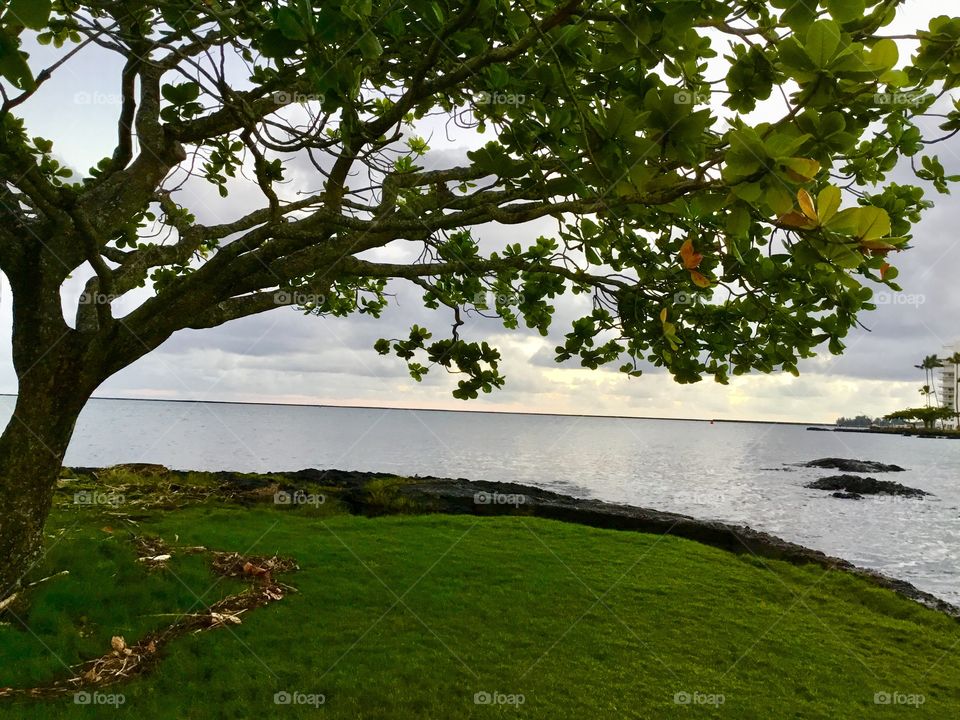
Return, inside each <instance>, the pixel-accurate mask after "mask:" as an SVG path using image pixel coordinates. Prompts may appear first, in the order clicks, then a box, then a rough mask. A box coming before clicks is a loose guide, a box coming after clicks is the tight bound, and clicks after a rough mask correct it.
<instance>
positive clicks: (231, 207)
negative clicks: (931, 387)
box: [0, 0, 960, 422]
mask: <svg viewBox="0 0 960 720" xmlns="http://www.w3.org/2000/svg"><path fill="white" fill-rule="evenodd" d="M938 6H939V7H941V8H942V3H939V2H932V1H930V0H908V2H907V3H906V4H905V8H904V10H903V11H902V13H901V19H899V20H898V21H897V23H896V24H895V25H893V26H891V27H890V28H888V29H887V30H885V32H886V33H887V34H899V33H904V32H910V31H911V30H913V29H915V28H916V27H920V26H925V25H926V23H927V21H928V20H929V18H931V17H933V16H935V15H938V14H941V12H942V10H939V11H938ZM53 57H55V56H54V55H52V54H51V51H50V50H48V49H45V48H37V49H36V51H35V53H34V61H35V62H36V63H37V65H38V66H42V65H46V64H48V62H49V60H50V59H51V58H53ZM908 57H909V53H908V52H905V51H902V52H901V58H902V61H904V60H907V59H908ZM119 68H120V66H119V64H118V63H117V62H116V61H115V60H113V59H111V58H109V57H107V56H105V55H104V53H103V52H101V51H98V50H94V51H91V52H83V53H81V54H79V55H78V56H77V57H75V58H74V59H73V60H71V62H69V63H67V64H65V65H64V66H63V67H62V68H61V69H60V70H58V72H57V73H56V74H55V75H54V76H53V78H52V79H51V80H50V81H49V82H47V83H46V84H45V85H44V86H43V87H42V88H41V90H40V91H39V93H38V94H37V96H36V97H34V98H33V99H32V100H31V102H30V103H28V104H27V105H25V106H24V110H23V116H24V118H25V119H26V121H27V125H28V129H29V131H30V132H31V134H33V135H40V136H43V137H46V138H49V139H52V140H54V143H55V153H56V155H57V157H58V158H59V159H60V160H61V161H62V162H64V163H65V164H67V165H69V166H70V167H73V168H76V169H85V168H89V167H90V166H91V165H93V164H95V163H96V162H97V161H98V160H99V159H100V158H102V157H104V156H106V155H109V154H110V153H111V152H112V148H113V141H114V137H115V128H116V116H117V113H118V111H119V81H118V78H119ZM478 144H482V140H481V139H479V138H477V137H470V136H469V135H466V134H464V135H462V136H456V137H454V138H452V139H451V140H449V141H448V140H447V139H446V138H445V137H444V133H442V132H438V133H437V134H436V136H435V137H434V138H433V139H431V147H432V148H434V152H433V153H432V154H431V155H430V156H429V159H428V162H429V163H430V164H434V165H436V166H437V167H445V166H449V165H450V164H454V162H455V161H456V158H459V157H462V156H463V154H464V152H465V151H466V150H467V149H470V148H472V147H476V146H477V145H478ZM937 153H938V154H939V156H940V159H941V161H942V162H943V163H944V165H945V167H946V169H947V172H948V174H950V173H960V136H958V137H957V138H954V139H953V140H951V141H948V142H944V143H941V144H939V145H938V146H937ZM291 172H292V187H293V188H295V189H303V190H309V189H314V190H315V189H317V187H318V185H319V180H318V177H317V175H316V173H315V172H311V169H310V168H309V167H308V166H307V165H306V164H301V163H296V164H294V165H293V166H292V167H291ZM897 180H898V181H899V182H911V180H910V174H909V173H907V172H904V173H902V174H901V176H900V177H899V178H897ZM258 195H259V191H258V190H257V189H256V188H239V189H238V190H236V191H234V192H233V193H231V196H230V197H229V198H228V199H227V200H221V199H220V198H219V197H218V196H217V195H216V192H215V190H213V189H212V188H209V187H197V186H192V187H191V188H190V189H189V193H188V194H181V195H179V196H178V200H179V201H180V202H182V203H184V204H186V205H187V206H188V207H190V208H191V210H193V212H194V213H195V214H196V215H197V217H198V219H199V220H200V221H202V222H225V221H228V220H230V219H232V218H234V217H237V216H238V215H240V214H242V213H243V212H244V211H246V210H248V209H249V207H250V206H251V203H256V204H257V205H259V204H261V203H262V200H261V198H260V197H259V196H258ZM927 197H928V199H932V200H934V201H935V202H936V207H935V208H934V209H932V210H930V211H928V213H927V215H926V217H925V219H924V220H923V221H922V223H920V224H919V225H918V226H917V227H916V228H915V231H914V241H913V243H912V245H913V249H911V250H910V251H908V252H906V253H902V254H900V255H898V256H897V258H896V260H895V264H896V266H897V267H898V269H899V270H900V277H899V279H898V282H899V283H900V284H901V285H902V287H903V292H902V293H897V294H894V293H890V292H889V291H886V292H880V293H878V295H877V299H876V302H877V303H878V305H879V307H878V309H877V310H876V311H875V312H872V313H865V314H864V315H863V316H861V321H862V322H863V324H864V325H865V326H866V329H855V330H854V331H852V332H851V334H850V336H849V337H848V338H847V351H846V352H845V353H844V355H842V356H839V357H837V356H832V355H830V354H829V353H827V352H826V350H824V353H823V354H822V355H819V356H818V357H816V358H813V359H810V360H807V361H804V362H802V363H801V365H800V372H801V375H800V377H799V378H795V377H793V376H791V375H788V374H782V373H781V374H773V375H759V374H758V375H750V376H741V377H736V378H733V379H732V381H731V383H730V384H729V385H727V386H722V385H718V384H716V383H714V382H713V381H712V380H704V381H703V382H700V383H697V384H695V385H678V384H676V383H674V382H673V381H672V380H671V378H670V377H669V375H667V374H665V373H664V372H661V371H653V372H647V373H645V374H644V375H643V376H642V377H640V378H628V377H627V376H625V375H622V374H621V373H619V372H617V371H616V369H615V368H610V369H601V370H587V369H583V368H580V367H579V366H578V365H576V364H571V363H565V364H563V365H557V363H555V362H554V360H553V348H554V347H555V346H556V345H558V344H560V343H561V342H562V338H563V334H564V333H565V332H566V331H567V328H568V327H569V320H570V319H572V318H574V317H575V316H576V312H577V310H578V308H579V307H582V306H580V305H579V304H578V303H579V302H580V300H579V299H577V298H565V299H563V300H562V301H561V302H560V303H559V304H558V311H557V315H556V318H557V319H556V321H555V322H554V324H553V327H552V329H551V332H550V335H549V336H548V337H546V338H541V337H540V336H539V335H538V334H536V333H535V332H534V331H505V330H504V329H503V328H502V326H501V325H499V324H498V323H497V322H496V321H494V320H488V319H484V318H480V317H465V318H464V319H465V320H466V323H467V324H466V326H465V328H463V332H464V333H467V334H470V335H473V336H484V337H486V338H487V339H488V340H489V341H490V342H491V343H492V344H495V345H496V346H498V347H499V348H500V350H501V352H502V354H503V360H502V362H501V372H503V373H504V374H505V375H506V379H507V380H506V386H505V387H504V388H503V389H501V390H498V391H494V393H492V394H490V395H481V397H480V398H479V399H477V400H473V401H470V402H467V403H465V402H463V401H460V400H456V399H454V398H453V397H452V396H451V395H450V392H451V390H452V389H453V388H454V387H455V386H456V381H457V377H456V376H448V375H446V374H444V373H441V372H434V373H431V374H430V375H428V376H427V378H426V379H425V380H424V381H423V382H421V383H417V382H415V381H414V380H412V379H411V378H410V377H409V375H408V374H407V370H406V366H405V365H404V364H403V362H402V361H400V360H399V359H397V358H396V357H381V356H379V355H377V354H376V353H375V352H374V351H373V343H374V342H375V341H376V339H377V338H379V337H399V336H401V335H404V334H405V333H406V330H407V329H408V328H409V326H410V324H411V323H418V324H420V325H424V326H427V327H430V328H432V329H435V330H437V331H440V332H443V331H445V329H446V328H447V327H448V326H449V324H450V320H449V318H448V317H447V316H446V315H439V314H437V313H435V312H432V311H428V310H425V309H424V308H422V306H421V303H420V300H419V291H417V292H413V291H411V290H410V289H408V288H403V287H397V288H396V295H395V297H393V298H392V299H391V303H390V307H389V308H388V310H387V311H386V312H385V313H384V315H383V317H382V318H381V319H379V320H374V319H372V318H369V317H367V316H359V315H358V316H352V317H349V318H321V317H315V316H305V315H303V314H301V313H300V312H298V311H297V310H295V309H291V308H281V309H277V310H274V311H271V312H269V313H265V314H262V315H258V316H254V317H250V318H245V319H242V320H237V321H234V322H232V323H229V324H227V325H225V326H222V327H219V328H214V329H209V330H202V331H193V330H185V331H181V332H180V333H177V334H175V335H174V336H173V337H172V338H170V339H169V340H168V341H167V342H166V343H165V344H164V345H162V346H161V347H160V348H159V349H157V350H156V351H154V352H153V353H152V354H150V355H148V356H146V357H145V358H143V359H141V360H140V361H138V362H136V363H135V364H133V365H132V366H130V367H128V368H126V369H125V370H122V371H120V372H119V373H118V374H116V375H115V376H113V377H112V378H110V379H109V380H107V381H106V382H105V383H104V384H103V385H102V386H101V387H100V389H99V390H98V391H97V393H96V395H97V396H101V397H125V398H169V399H195V400H220V401H241V402H279V403H308V404H329V405H364V406H384V407H410V408H447V409H455V410H498V411H519V412H543V413H573V414H600V415H628V416H656V417H697V418H717V419H761V420H777V421H794V422H832V421H833V420H835V419H836V418H837V417H838V416H841V415H847V416H850V415H856V414H860V413H866V414H868V415H871V416H879V415H883V414H885V413H887V412H891V411H892V410H895V409H899V408H902V407H906V406H916V405H918V404H921V397H920V395H919V393H918V388H919V387H920V385H922V384H923V373H922V371H920V370H917V369H915V368H914V365H916V364H918V363H919V362H920V360H921V359H922V357H923V356H924V355H928V354H933V353H943V348H944V346H946V345H948V344H952V343H953V342H955V341H957V340H960V291H958V289H957V282H956V275H957V273H958V271H960V249H958V243H957V241H956V240H957V230H956V228H957V226H958V225H960V207H958V206H957V205H956V204H955V200H954V199H953V197H951V196H940V195H937V194H936V193H935V192H934V191H933V190H932V189H931V190H930V191H929V193H928V196H927ZM553 229H554V225H553V224H552V221H548V220H542V221H538V222H536V223H531V224H529V225H522V226H510V227H495V226H486V227H484V228H482V229H481V233H480V236H481V238H484V239H485V240H486V241H487V242H490V243H494V244H500V243H504V242H524V241H529V240H530V239H532V238H535V237H537V236H538V235H541V234H550V233H551V232H552V231H553ZM389 252H394V251H389ZM389 252H388V253H387V254H386V255H384V256H383V257H390V254H389ZM83 280H84V278H83V277H82V276H80V275H78V276H77V277H75V278H73V279H71V280H70V281H68V282H67V284H66V285H65V287H64V291H63V295H64V300H65V307H66V306H67V305H72V306H73V307H74V308H75V302H76V299H77V297H78V296H79V294H80V292H81V286H82V282H83ZM123 302H125V301H124V300H121V301H119V302H118V304H117V307H116V309H115V314H123V312H124V306H123ZM131 302H134V300H131ZM10 303H11V295H10V289H9V283H8V282H7V280H6V278H0V337H2V338H3V342H2V343H0V393H14V392H16V385H17V383H16V377H15V374H14V372H13V367H12V362H11V359H10V347H9V337H10V327H11V319H10ZM129 309H130V308H129V307H128V308H127V311H128V310H129Z"/></svg>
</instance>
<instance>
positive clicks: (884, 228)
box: [856, 206, 890, 240]
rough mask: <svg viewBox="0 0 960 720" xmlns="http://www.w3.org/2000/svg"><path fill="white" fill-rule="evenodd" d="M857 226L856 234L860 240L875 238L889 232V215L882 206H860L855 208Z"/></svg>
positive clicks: (884, 235)
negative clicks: (856, 211)
mask: <svg viewBox="0 0 960 720" xmlns="http://www.w3.org/2000/svg"><path fill="white" fill-rule="evenodd" d="M856 209H857V210H858V214H857V228H856V236H857V237H858V238H860V239H861V240H876V239H877V238H882V237H886V236H887V235H889V234H890V216H889V215H888V214H887V211H886V210H884V209H883V208H878V207H872V206H867V207H861V208H856Z"/></svg>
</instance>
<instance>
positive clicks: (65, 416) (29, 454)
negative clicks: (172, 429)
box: [0, 351, 92, 600]
mask: <svg viewBox="0 0 960 720" xmlns="http://www.w3.org/2000/svg"><path fill="white" fill-rule="evenodd" d="M54 352H56V351H54ZM47 370H48V368H41V367H37V368H35V369H34V370H33V371H31V372H30V373H28V374H27V375H26V376H24V377H22V378H21V380H20V389H19V394H18V396H17V404H16V408H15V410H14V413H13V417H12V418H11V419H10V422H9V423H8V425H7V427H6V429H5V430H4V432H3V435H2V436H0V600H2V599H3V598H5V597H7V596H8V595H10V593H11V592H13V591H14V590H15V589H16V586H17V584H18V583H19V581H20V580H21V578H22V577H23V575H24V574H25V573H26V572H27V571H29V570H30V569H31V568H32V567H33V566H34V565H35V564H36V563H37V562H38V560H39V559H40V558H41V553H42V550H43V526H44V523H45V522H46V520H47V515H48V514H49V513H50V507H51V504H52V501H53V493H54V489H55V487H56V483H57V479H58V478H59V475H60V467H61V465H62V462H63V457H64V454H65V453H66V450H67V444H68V443H69V442H70V438H71V436H72V435H73V429H74V425H75V424H76V420H77V417H78V416H79V414H80V411H81V410H82V409H83V405H84V403H85V402H86V400H87V397H88V395H89V394H88V393H86V392H85V391H84V389H83V388H82V387H81V386H80V385H79V383H78V382H77V378H70V377H67V376H65V375H63V374H59V376H58V375H54V376H53V377H45V375H46V372H45V371H47ZM34 373H36V374H35V375H34ZM91 392H92V391H91Z"/></svg>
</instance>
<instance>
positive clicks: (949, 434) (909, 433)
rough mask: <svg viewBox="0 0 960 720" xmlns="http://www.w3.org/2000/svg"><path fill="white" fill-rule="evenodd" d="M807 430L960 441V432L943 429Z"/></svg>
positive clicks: (812, 426)
mask: <svg viewBox="0 0 960 720" xmlns="http://www.w3.org/2000/svg"><path fill="white" fill-rule="evenodd" d="M807 430H810V431H812V432H838V433H866V434H867V435H902V436H904V437H919V438H937V439H943V440H960V430H953V429H951V428H943V429H940V430H935V429H927V428H907V427H868V428H858V427H825V426H820V425H810V426H808V427H807Z"/></svg>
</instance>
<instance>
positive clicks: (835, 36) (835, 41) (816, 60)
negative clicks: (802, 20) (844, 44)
mask: <svg viewBox="0 0 960 720" xmlns="http://www.w3.org/2000/svg"><path fill="white" fill-rule="evenodd" d="M840 32H841V31H840V26H839V25H837V23H835V22H834V21H833V20H817V22H815V23H814V24H813V25H811V26H810V29H809V30H808V31H807V41H806V44H805V45H804V50H806V51H807V55H809V56H810V59H811V60H812V61H813V64H814V65H816V66H817V67H818V68H821V69H825V68H828V67H830V61H831V60H833V58H834V56H835V55H836V54H837V47H838V46H839V45H840Z"/></svg>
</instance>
